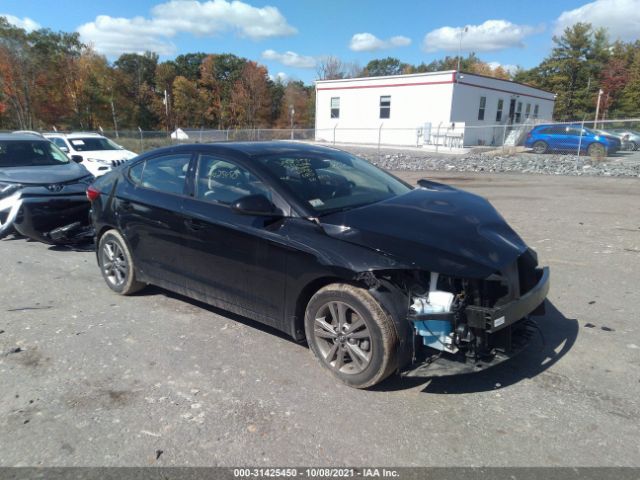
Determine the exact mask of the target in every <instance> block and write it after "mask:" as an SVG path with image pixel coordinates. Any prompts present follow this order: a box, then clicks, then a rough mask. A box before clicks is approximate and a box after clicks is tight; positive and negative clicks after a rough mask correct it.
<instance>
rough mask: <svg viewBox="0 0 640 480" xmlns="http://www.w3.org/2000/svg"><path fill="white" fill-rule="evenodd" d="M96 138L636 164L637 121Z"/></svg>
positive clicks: (151, 144) (132, 146)
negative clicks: (279, 143) (278, 143)
mask: <svg viewBox="0 0 640 480" xmlns="http://www.w3.org/2000/svg"><path fill="white" fill-rule="evenodd" d="M98 133H101V134H103V135H105V136H106V137H108V138H111V139H112V140H114V141H115V142H116V143H117V144H119V145H121V146H122V147H124V148H126V149H127V150H131V151H132V152H136V153H142V152H146V151H149V150H153V149H156V148H161V147H166V146H170V145H176V144H182V143H211V142H226V141H274V140H295V141H306V142H315V143H319V144H329V145H357V146H364V147H374V148H377V149H378V150H380V149H381V148H384V147H399V148H415V149H419V150H420V151H423V152H435V153H453V154H465V153H469V152H478V151H481V152H485V151H486V152H491V151H495V152H497V153H513V152H525V153H535V154H539V155H540V154H546V153H555V154H560V155H563V154H566V155H577V156H589V157H592V158H597V159H601V158H604V157H610V156H620V155H623V156H624V155H635V156H637V157H638V159H639V160H640V153H636V154H634V153H633V152H638V150H639V148H640V118H633V119H617V120H604V121H598V122H597V123H596V122H594V121H587V120H581V121H574V122H543V121H540V120H527V121H525V122H524V123H521V124H506V123H503V124H495V125H469V124H464V123H450V122H438V123H425V124H424V125H422V126H420V127H418V128H392V127H385V125H384V124H381V125H380V126H379V127H377V128H351V127H343V126H341V125H340V124H336V125H334V126H333V127H332V128H326V129H313V128H306V129H297V128H295V129H266V128H251V129H235V128H230V129H225V130H220V129H204V128H199V129H197V128H196V129H192V128H178V129H176V130H174V131H172V132H167V131H148V130H142V129H137V130H119V131H117V132H116V131H112V130H102V129H100V130H99V132H98Z"/></svg>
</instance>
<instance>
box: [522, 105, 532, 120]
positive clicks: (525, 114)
mask: <svg viewBox="0 0 640 480" xmlns="http://www.w3.org/2000/svg"><path fill="white" fill-rule="evenodd" d="M530 116H531V104H530V103H527V109H526V110H525V111H524V118H529V117H530Z"/></svg>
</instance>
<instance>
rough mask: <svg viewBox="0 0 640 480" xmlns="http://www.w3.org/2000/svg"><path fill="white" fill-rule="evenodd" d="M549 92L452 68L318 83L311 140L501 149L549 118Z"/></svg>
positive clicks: (550, 110) (550, 95)
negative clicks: (521, 128)
mask: <svg viewBox="0 0 640 480" xmlns="http://www.w3.org/2000/svg"><path fill="white" fill-rule="evenodd" d="M554 101H555V96H554V94H553V93H550V92H547V91H544V90H540V89H537V88H533V87H530V86H528V85H524V84H521V83H516V82H512V81H509V80H501V79H497V78H491V77H485V76H483V75H476V74H471V73H464V72H461V73H460V74H456V71H454V70H451V71H445V72H432V73H417V74H411V75H393V76H388V77H368V78H367V77H365V78H348V79H342V80H320V81H317V82H316V125H315V126H316V139H317V140H319V141H326V142H340V143H373V144H377V143H381V144H388V145H413V146H416V145H425V144H434V143H438V144H446V143H447V142H449V143H455V144H456V146H461V144H462V143H463V144H464V145H465V146H473V145H502V143H503V141H504V140H505V139H507V138H508V137H509V133H510V131H511V130H513V129H514V127H513V125H514V124H515V125H518V124H522V123H530V122H534V121H541V120H550V119H551V118H552V115H553V106H554Z"/></svg>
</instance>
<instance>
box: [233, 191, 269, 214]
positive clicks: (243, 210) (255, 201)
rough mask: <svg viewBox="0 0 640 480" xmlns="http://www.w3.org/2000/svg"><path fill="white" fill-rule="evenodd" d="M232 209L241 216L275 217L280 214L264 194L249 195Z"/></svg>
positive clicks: (237, 202)
mask: <svg viewBox="0 0 640 480" xmlns="http://www.w3.org/2000/svg"><path fill="white" fill-rule="evenodd" d="M231 208H232V209H233V211H234V212H236V213H239V214H241V215H254V216H262V217H273V216H278V215H279V214H278V213H277V211H276V207H275V206H274V205H273V203H271V201H270V200H269V199H268V198H267V197H265V196H264V195H262V194H258V195H247V196H246V197H242V198H240V199H239V200H238V201H236V202H235V203H234V204H233V205H231Z"/></svg>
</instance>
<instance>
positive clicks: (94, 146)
mask: <svg viewBox="0 0 640 480" xmlns="http://www.w3.org/2000/svg"><path fill="white" fill-rule="evenodd" d="M69 143H71V146H72V147H73V149H74V150H75V151H77V152H95V151H98V150H122V147H121V146H120V145H117V144H115V143H113V142H112V141H111V140H109V139H108V138H104V137H83V138H70V139H69Z"/></svg>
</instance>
